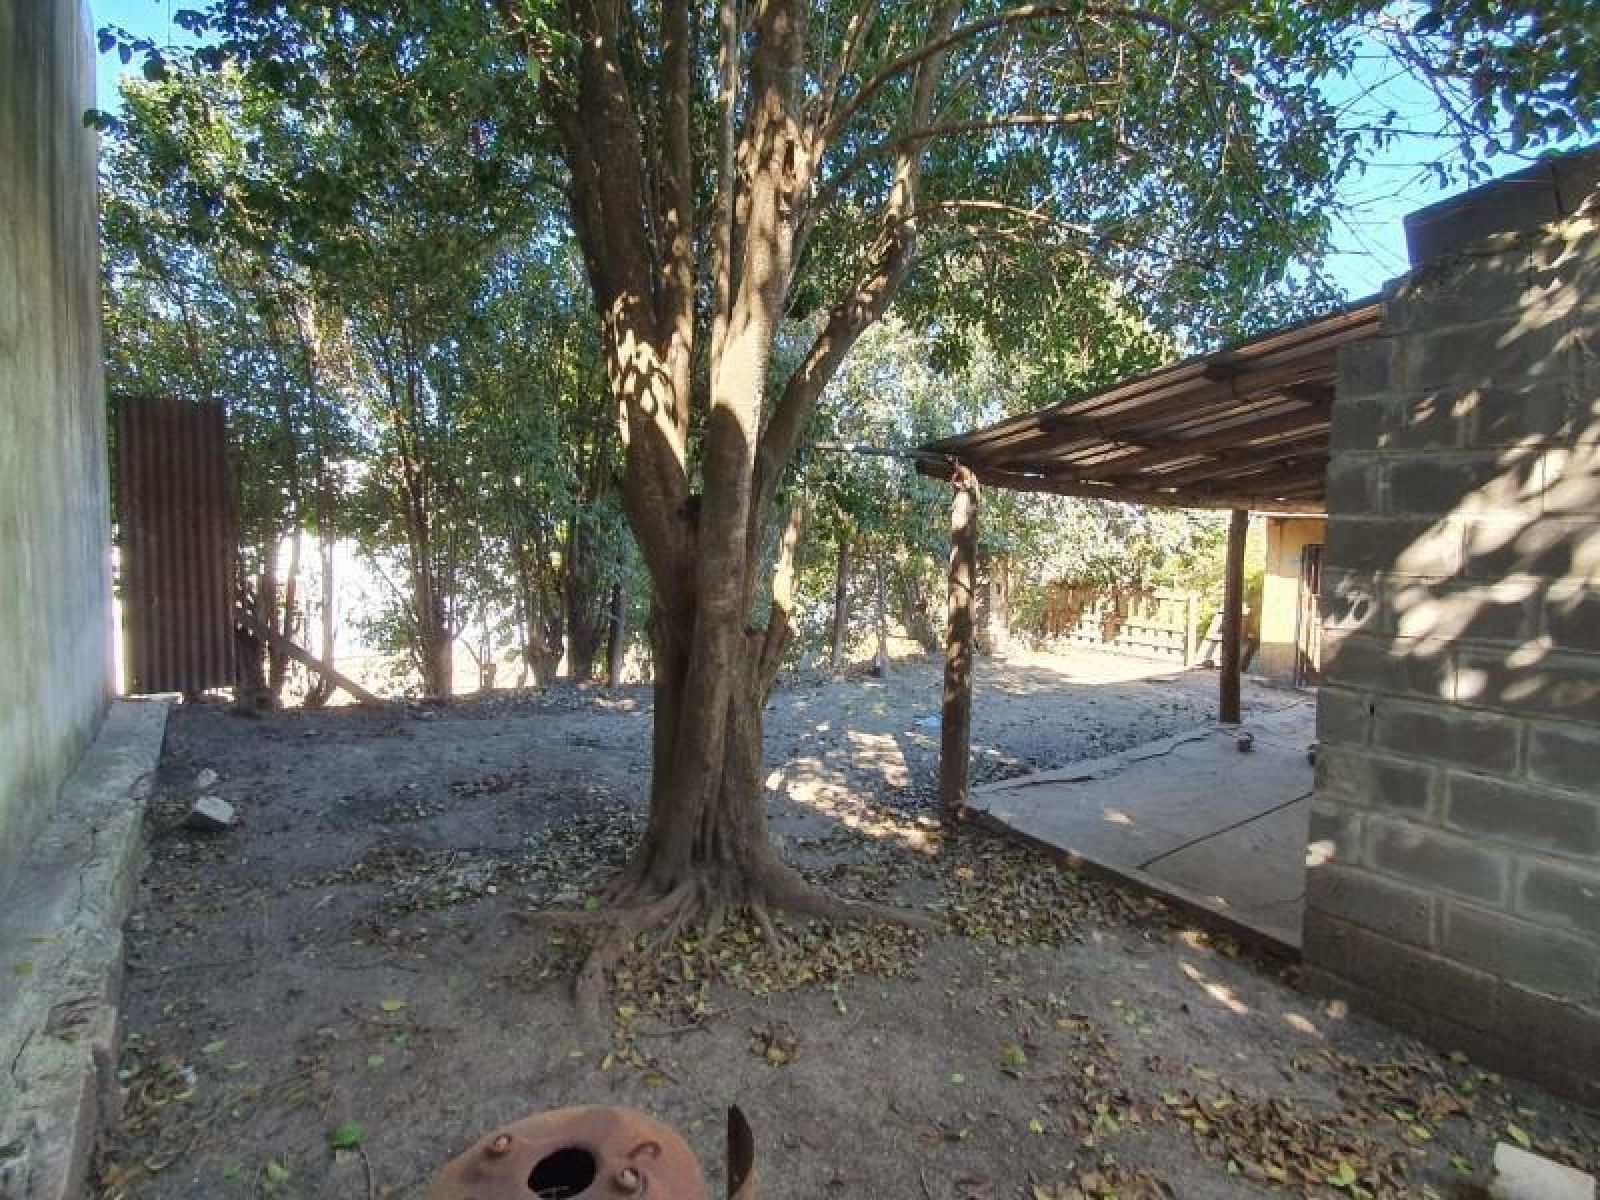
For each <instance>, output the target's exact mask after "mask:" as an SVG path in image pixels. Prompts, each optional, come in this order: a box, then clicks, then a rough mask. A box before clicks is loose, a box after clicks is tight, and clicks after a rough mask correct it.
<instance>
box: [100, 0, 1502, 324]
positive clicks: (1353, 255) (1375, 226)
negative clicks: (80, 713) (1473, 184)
mask: <svg viewBox="0 0 1600 1200" xmlns="http://www.w3.org/2000/svg"><path fill="white" fill-rule="evenodd" d="M189 6H196V5H195V3H194V0H91V9H92V11H93V16H94V21H95V24H96V26H97V27H98V26H100V25H120V26H122V27H123V28H125V29H128V30H130V31H132V32H134V33H136V34H141V35H143V36H146V37H150V38H153V39H155V40H157V41H162V42H167V41H177V42H180V43H182V42H186V41H188V40H189V39H188V38H187V35H186V34H185V33H184V31H183V30H182V29H180V28H178V26H177V25H175V24H174V23H173V22H172V14H173V13H174V12H176V11H178V10H179V9H182V8H184V7H189ZM137 68H138V63H137V61H136V62H135V63H134V65H133V67H132V68H128V67H124V66H123V65H122V64H121V62H120V61H119V60H118V59H117V57H116V55H114V54H113V55H101V56H100V62H99V96H100V105H101V107H103V108H114V107H115V106H116V95H117V79H118V78H119V77H120V76H121V75H122V73H123V72H124V71H127V70H130V69H132V70H137ZM1384 71H1386V68H1385V67H1384V66H1383V65H1381V64H1376V63H1374V64H1369V65H1368V66H1367V67H1364V68H1363V69H1362V70H1360V71H1358V72H1357V73H1356V75H1355V76H1354V77H1352V80H1351V81H1350V85H1349V86H1350V91H1351V94H1352V95H1356V94H1358V93H1370V96H1369V97H1368V99H1366V100H1364V101H1362V103H1363V104H1364V105H1366V106H1367V107H1368V111H1369V112H1373V113H1375V112H1378V111H1381V110H1383V109H1387V108H1393V109H1395V110H1396V111H1397V112H1398V113H1399V114H1400V118H1401V121H1402V122H1403V123H1405V124H1407V125H1408V126H1413V127H1415V128H1419V129H1427V128H1431V127H1434V126H1436V125H1437V124H1438V113H1437V107H1436V106H1435V105H1434V103H1433V101H1432V98H1431V97H1430V96H1428V94H1427V93H1426V91H1425V90H1424V89H1422V88H1421V87H1420V86H1419V85H1417V84H1416V83H1414V82H1410V81H1405V82H1398V83H1397V82H1394V81H1391V80H1389V79H1387V78H1386V76H1385V75H1383V74H1380V72H1384ZM1436 146H1437V143H1436V142H1435V141H1434V140H1433V139H1431V138H1429V137H1426V136H1421V135H1419V136H1416V137H1407V138H1402V139H1401V140H1399V141H1398V142H1397V143H1395V144H1394V145H1393V146H1390V147H1389V148H1387V149H1386V150H1384V151H1383V152H1382V153H1379V154H1377V155H1376V156H1374V157H1373V158H1372V160H1371V161H1370V163H1369V165H1368V167H1367V169H1366V170H1365V171H1364V172H1362V173H1361V174H1359V175H1352V176H1351V177H1349V178H1348V179H1347V180H1346V181H1345V184H1344V186H1343V188H1342V199H1343V201H1344V206H1345V209H1346V212H1345V214H1344V215H1342V216H1341V217H1340V219H1339V221H1338V225H1337V228H1336V231H1335V235H1334V254H1333V256H1332V258H1331V259H1330V260H1329V263H1328V267H1329V269H1330V271H1331V272H1332V275H1333V278H1334V279H1335V280H1337V281H1338V283H1339V285H1340V287H1341V288H1342V289H1343V290H1344V293H1345V295H1346V297H1347V298H1349V299H1356V298H1358V297H1361V296H1366V295H1370V294H1371V293H1373V292H1376V291H1377V290H1378V289H1379V288H1381V287H1382V286H1383V285H1384V283H1386V282H1387V281H1388V280H1390V279H1393V278H1394V277H1395V276H1397V275H1401V274H1403V273H1404V272H1405V270H1406V265H1407V263H1406V250H1405V231H1404V229H1403V227H1402V225H1401V220H1402V218H1403V217H1404V216H1405V214H1406V213H1408V212H1411V211H1413V210H1414V209H1418V208H1421V207H1423V206H1424V205H1428V204H1432V203H1433V202H1434V201H1436V200H1440V199H1443V198H1444V197H1445V196H1448V195H1450V194H1451V193H1452V192H1457V191H1461V190H1463V188H1464V187H1465V185H1464V184H1460V183H1453V184H1452V185H1451V187H1450V188H1449V189H1441V188H1440V187H1439V185H1438V183H1437V181H1436V180H1434V179H1433V178H1432V177H1431V175H1428V174H1426V171H1427V167H1428V164H1429V162H1430V161H1431V158H1432V157H1433V155H1434V152H1435V150H1436ZM1488 161H1489V163H1490V165H1491V166H1492V167H1493V169H1494V172H1495V174H1503V173H1505V172H1509V171H1514V170H1516V169H1517V168H1519V167H1521V166H1523V165H1525V163H1524V160H1522V159H1518V158H1513V157H1509V156H1501V158H1499V159H1491V160H1488Z"/></svg>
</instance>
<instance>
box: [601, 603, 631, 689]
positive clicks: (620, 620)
mask: <svg viewBox="0 0 1600 1200" xmlns="http://www.w3.org/2000/svg"><path fill="white" fill-rule="evenodd" d="M627 620H628V598H627V594H626V593H625V592H624V591H623V590H622V585H621V584H620V583H613V584H612V585H611V620H610V627H609V629H608V630H607V633H606V686H607V687H614V688H615V687H621V686H622V667H623V658H624V656H625V655H626V654H627V650H628V645H627V640H628V638H627Z"/></svg>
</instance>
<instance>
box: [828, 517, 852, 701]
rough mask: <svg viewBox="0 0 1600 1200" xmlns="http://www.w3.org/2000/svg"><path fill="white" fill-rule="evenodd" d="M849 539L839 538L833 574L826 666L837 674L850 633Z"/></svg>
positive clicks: (842, 662) (842, 661) (842, 664)
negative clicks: (831, 630) (830, 630)
mask: <svg viewBox="0 0 1600 1200" xmlns="http://www.w3.org/2000/svg"><path fill="white" fill-rule="evenodd" d="M849 605H850V539H849V538H846V537H841V538H840V539H839V562H838V566H837V567H836V568H835V570H834V575H833V648H832V650H831V651H830V652H829V654H828V666H829V668H830V669H831V670H832V671H833V673H834V674H835V675H837V674H838V673H839V672H840V671H841V670H842V669H843V668H844V655H845V648H846V646H845V643H846V642H847V641H848V639H849V634H850V608H849Z"/></svg>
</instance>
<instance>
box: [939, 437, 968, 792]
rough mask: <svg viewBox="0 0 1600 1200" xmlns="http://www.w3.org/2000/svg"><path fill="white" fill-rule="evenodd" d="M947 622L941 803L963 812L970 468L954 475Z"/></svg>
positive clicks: (940, 785)
mask: <svg viewBox="0 0 1600 1200" xmlns="http://www.w3.org/2000/svg"><path fill="white" fill-rule="evenodd" d="M950 482H951V484H952V485H953V486H954V489H955V497H954V500H953V501H952V503H951V506H950V593H949V617H950V620H949V625H948V627H947V629H946V631H945V639H944V707H943V710H942V712H941V714H940V727H939V734H940V736H939V808H940V810H941V811H942V812H943V813H944V814H945V815H946V816H952V817H959V816H960V815H961V814H962V813H963V812H964V811H965V809H966V807H967V797H968V794H969V792H970V791H971V786H970V783H971V774H972V651H973V633H974V629H975V626H974V622H973V615H972V593H973V583H974V580H975V578H976V575H977V563H978V481H977V479H976V478H975V477H974V476H973V474H972V472H971V471H969V470H968V469H967V468H966V467H957V468H955V470H954V472H953V473H952V475H951V478H950Z"/></svg>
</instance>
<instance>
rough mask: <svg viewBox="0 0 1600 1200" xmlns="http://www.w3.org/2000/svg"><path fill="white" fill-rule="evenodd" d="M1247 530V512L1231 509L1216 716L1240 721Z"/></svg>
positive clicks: (1227, 723)
mask: <svg viewBox="0 0 1600 1200" xmlns="http://www.w3.org/2000/svg"><path fill="white" fill-rule="evenodd" d="M1249 531H1250V513H1249V512H1248V511H1247V510H1245V509H1242V508H1236V509H1234V510H1233V519H1232V520H1231V521H1230V522H1229V523H1228V561H1227V566H1226V567H1225V568H1224V577H1223V586H1222V671H1221V676H1222V678H1221V682H1220V685H1219V686H1220V691H1221V695H1220V698H1219V699H1220V703H1219V705H1218V708H1219V712H1218V719H1219V720H1220V721H1222V722H1223V724H1225V725H1237V724H1238V723H1239V716H1240V713H1239V646H1240V643H1241V642H1242V641H1243V632H1244V539H1245V534H1247V533H1248V532H1249Z"/></svg>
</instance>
